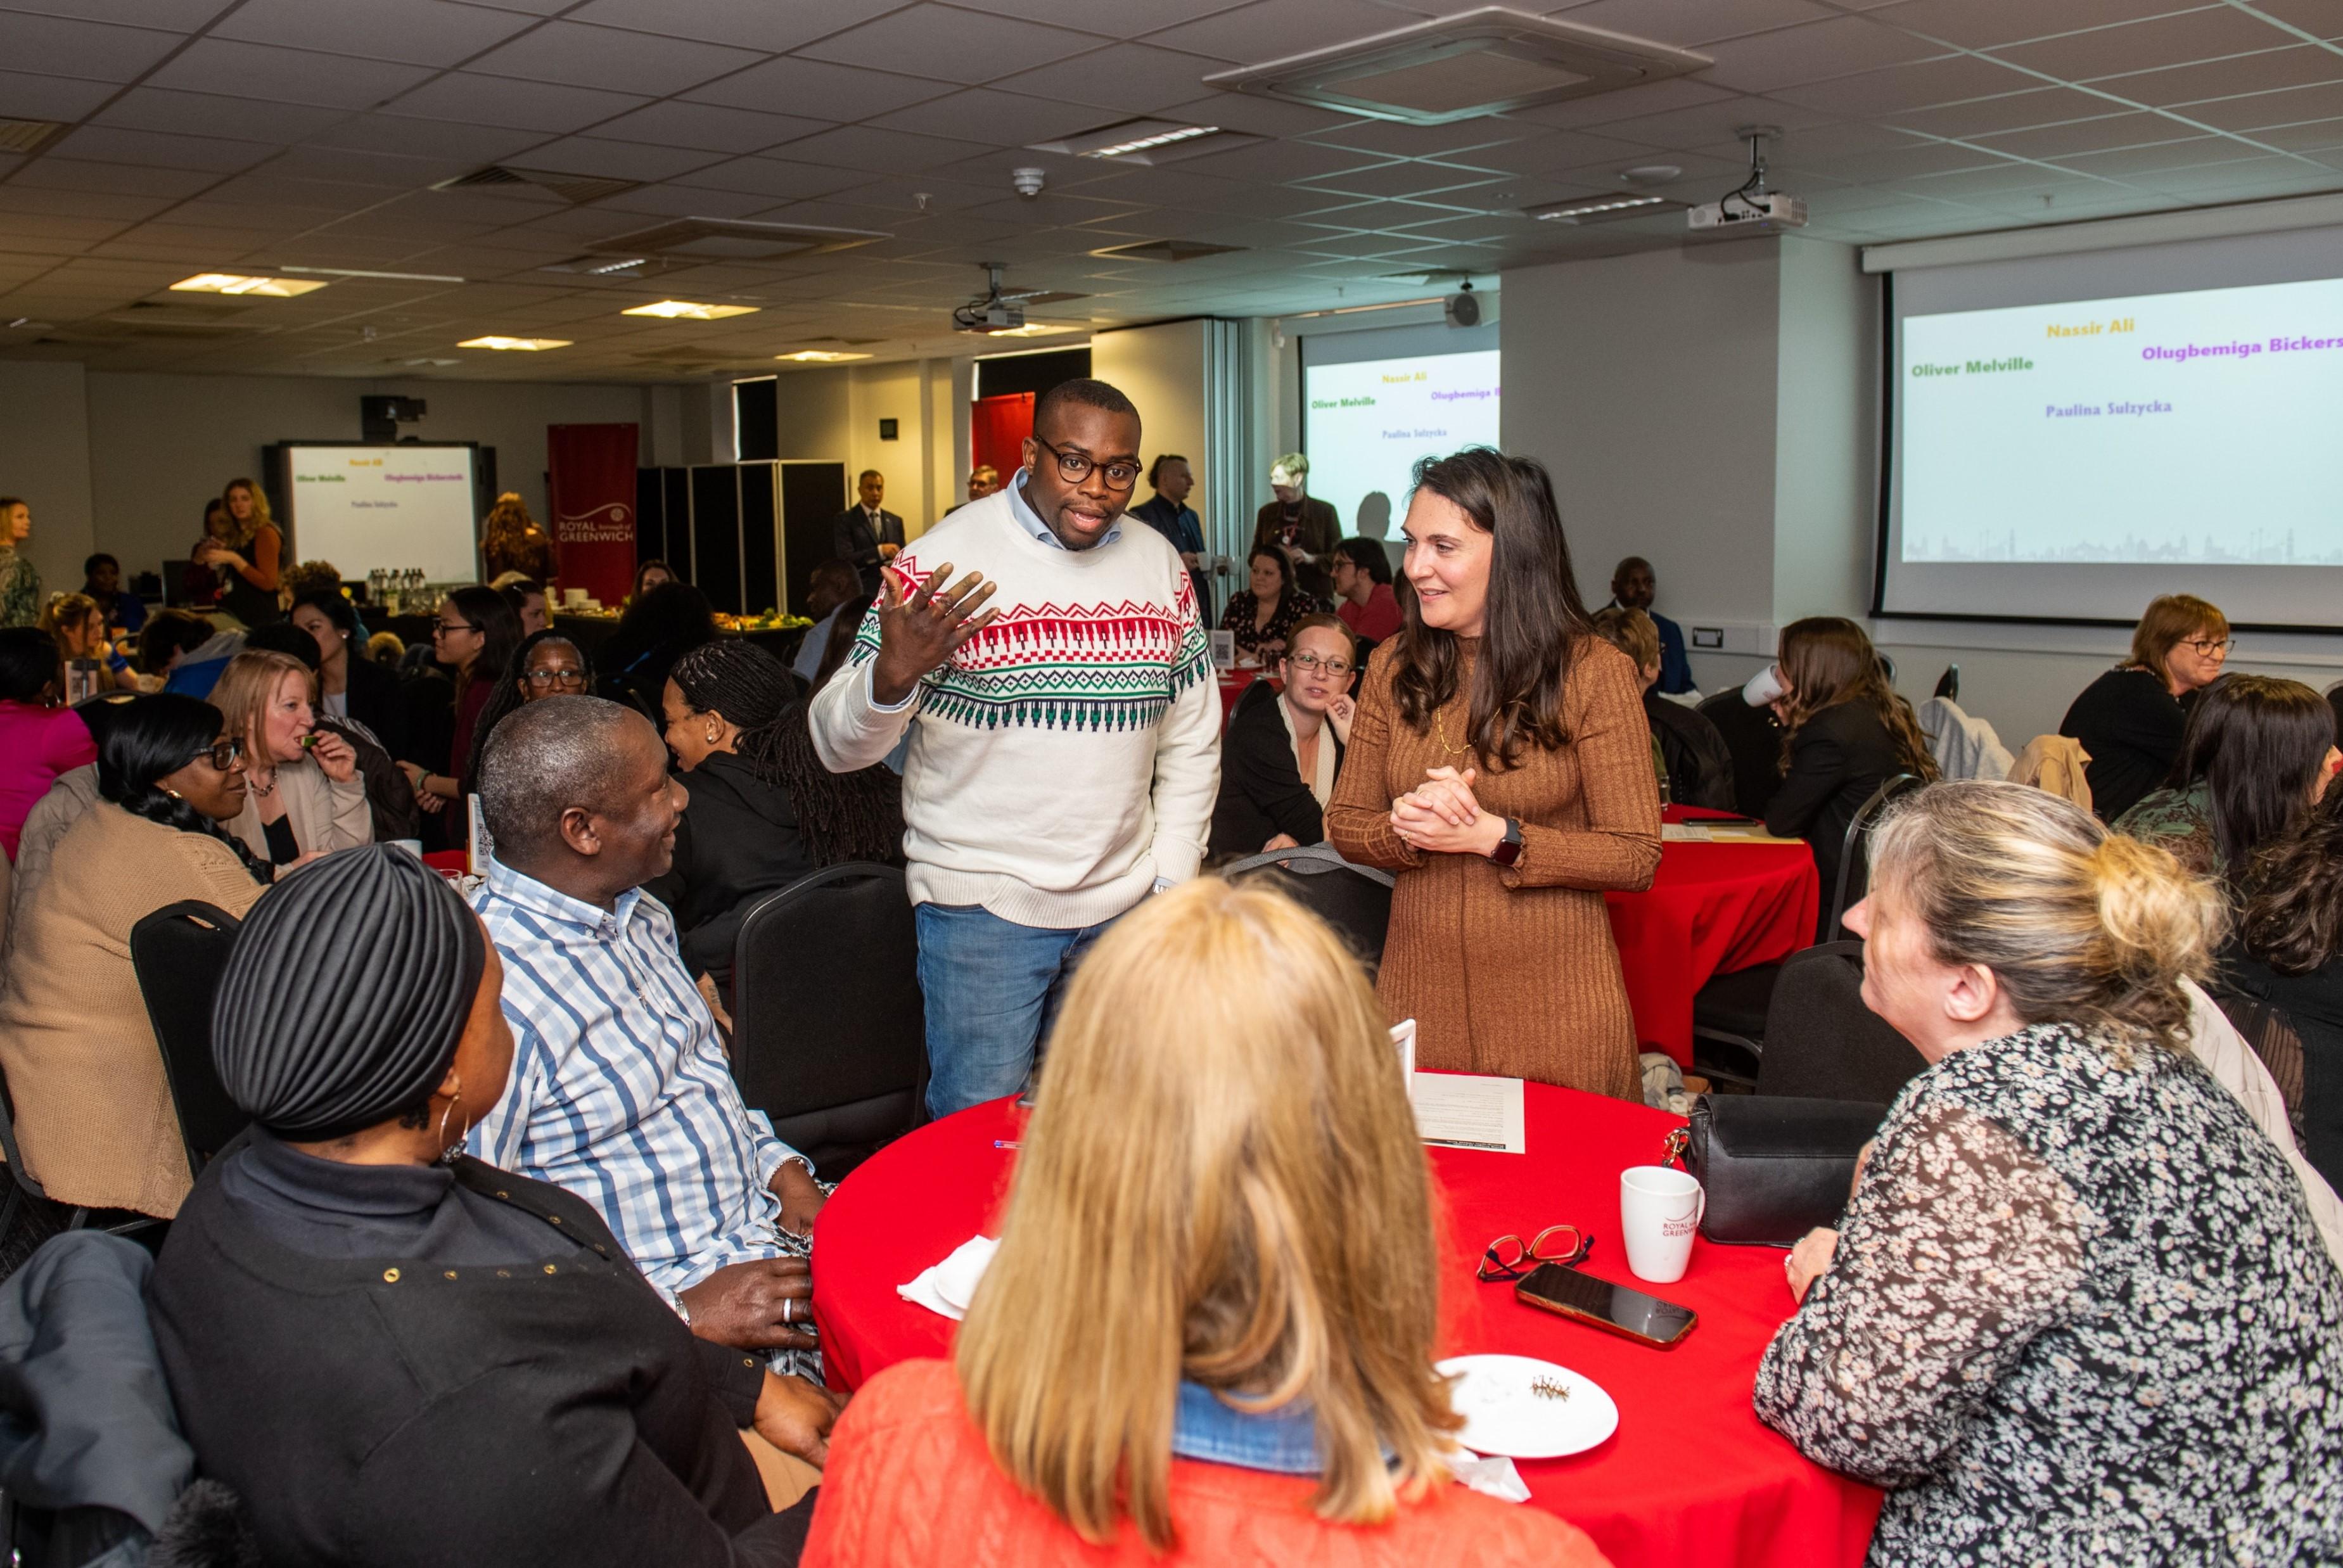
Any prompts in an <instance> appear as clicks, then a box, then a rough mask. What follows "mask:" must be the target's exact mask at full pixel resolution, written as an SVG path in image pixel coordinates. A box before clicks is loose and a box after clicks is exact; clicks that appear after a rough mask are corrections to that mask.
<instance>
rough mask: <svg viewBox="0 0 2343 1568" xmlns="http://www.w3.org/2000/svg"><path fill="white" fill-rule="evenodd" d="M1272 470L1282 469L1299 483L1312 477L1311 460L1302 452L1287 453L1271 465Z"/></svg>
mask: <svg viewBox="0 0 2343 1568" xmlns="http://www.w3.org/2000/svg"><path fill="white" fill-rule="evenodd" d="M1270 467H1271V469H1272V470H1275V469H1278V468H1282V469H1284V470H1285V472H1286V474H1287V476H1288V477H1291V478H1292V479H1294V480H1295V481H1296V482H1297V483H1298V482H1299V481H1301V480H1303V479H1306V478H1308V477H1310V459H1309V458H1308V457H1305V456H1303V455H1302V453H1300V452H1287V453H1285V454H1284V455H1283V456H1282V457H1279V458H1278V459H1277V461H1275V462H1274V463H1272V464H1271V465H1270Z"/></svg>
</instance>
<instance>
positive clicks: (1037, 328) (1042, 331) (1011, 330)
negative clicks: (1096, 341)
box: [985, 321, 1088, 337]
mask: <svg viewBox="0 0 2343 1568" xmlns="http://www.w3.org/2000/svg"><path fill="white" fill-rule="evenodd" d="M1087 330H1088V328H1086V327H1054V326H1052V325H1051V324H1050V323H1049V322H1046V321H1029V322H1027V323H1026V324H1025V325H1024V326H1022V327H998V328H995V329H994V330H993V331H990V332H988V333H986V334H985V336H986V337H1049V336H1050V334H1051V333H1053V332H1082V331H1087Z"/></svg>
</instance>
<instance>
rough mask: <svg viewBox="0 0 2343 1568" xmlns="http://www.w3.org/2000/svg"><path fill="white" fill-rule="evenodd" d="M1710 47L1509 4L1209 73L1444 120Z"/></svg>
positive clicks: (1549, 96)
mask: <svg viewBox="0 0 2343 1568" xmlns="http://www.w3.org/2000/svg"><path fill="white" fill-rule="evenodd" d="M1712 64H1714V62H1713V61H1711V60H1710V59H1709V58H1708V57H1707V56H1706V55H1695V54H1693V53H1691V52H1690V51H1688V50H1684V49H1677V48H1672V47H1670V46H1669V45H1665V44H1654V43H1652V42H1651V41H1649V40H1648V39H1644V38H1631V37H1629V36H1627V35H1625V34H1624V33H1612V32H1607V31H1605V30H1604V29H1603V28H1600V27H1585V26H1580V25H1576V24H1574V23H1570V22H1560V21H1553V20H1549V19H1548V18H1546V17H1543V16H1532V15H1527V14H1525V13H1523V12H1520V11H1514V10H1511V9H1508V8H1507V7H1505V6H1503V5H1484V6H1482V7H1481V8H1479V9H1478V10H1473V11H1463V12H1459V13H1458V14H1457V15H1453V16H1442V17H1437V18H1435V19H1433V20H1432V21H1429V22H1424V23H1420V24H1418V25H1414V26H1411V27H1402V28H1399V29H1398V30H1396V31H1394V32H1390V33H1378V34H1375V35H1373V36H1372V37H1367V38H1361V39H1357V40H1355V41H1353V42H1352V43H1348V44H1335V45H1329V46H1328V47H1326V48H1322V49H1312V50H1310V51H1309V52H1307V53H1306V54H1301V55H1288V56H1286V57H1285V58H1284V59H1282V60H1272V61H1270V62H1268V63H1267V64H1265V65H1247V66H1243V67H1242V68H1240V69H1237V70H1234V71H1222V72H1220V73H1218V74H1217V75H1210V76H1207V77H1205V78H1204V80H1205V81H1206V82H1208V83H1210V84H1211V85H1213V86H1216V87H1222V88H1225V89H1227V90H1229V91H1231V92H1242V93H1263V94H1269V95H1274V96H1276V97H1281V98H1290V99H1292V100H1293V101H1295V102H1297V103H1303V104H1315V105H1318V106H1321V107H1323V108H1329V109H1335V110H1339V111H1341V112H1342V113H1344V114H1351V115H1370V116H1373V117H1375V118H1377V119H1383V120H1399V121H1403V122H1404V123H1406V124H1408V125H1416V126H1441V125H1446V124H1448V123H1449V122H1450V121H1452V120H1469V119H1473V118H1476V117H1478V116H1483V115H1501V114H1509V113H1511V112H1513V111H1514V110H1516V109H1525V108H1529V107H1531V106H1534V105H1537V104H1552V103H1559V102H1561V101H1562V100H1564V99H1565V98H1584V97H1591V96H1593V95H1594V94H1597V93H1609V92H1615V91H1617V90H1618V89H1619V88H1621V87H1633V86H1639V85H1643V84H1644V83H1646V82H1656V81H1660V80H1663V79H1664V78H1666V77H1669V76H1681V75H1684V74H1685V73H1686V72H1688V71H1698V70H1701V69H1704V67H1706V66H1708V65H1712Z"/></svg>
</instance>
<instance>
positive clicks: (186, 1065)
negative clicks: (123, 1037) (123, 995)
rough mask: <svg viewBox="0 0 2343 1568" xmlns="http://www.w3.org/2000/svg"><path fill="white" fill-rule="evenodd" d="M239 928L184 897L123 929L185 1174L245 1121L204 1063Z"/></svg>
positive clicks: (196, 1170) (197, 1170)
mask: <svg viewBox="0 0 2343 1568" xmlns="http://www.w3.org/2000/svg"><path fill="white" fill-rule="evenodd" d="M239 924H240V922H239V921H238V920H236V917H235V916H234V915H231V914H229V913H228V912H227V911H226V910H223V909H219V908H217V907H216V906H215V905H211V904H206V903H205V902H203V901H202V900H199V899H186V900H181V901H180V902H178V903H176V904H171V905H168V906H166V908H163V909H159V910H156V911H155V912H154V913H153V914H151V915H148V916H147V917H146V919H145V920H140V921H139V922H138V923H137V924H136V925H135V926H133V927H131V928H130V967H131V968H132V969H133V970H136V972H137V975H138V994H139V995H140V996H141V997H143V998H145V999H146V1017H147V1019H148V1020H150V1021H152V1022H153V1024H154V1026H155V1040H156V1044H157V1045H158V1046H160V1047H161V1048H162V1051H163V1074H164V1076H165V1077H166V1079H168V1080H169V1081H170V1084H171V1105H172V1108H173V1109H174V1110H175V1111H177V1112H178V1116H179V1137H180V1139H181V1141H183V1142H185V1143H186V1149H187V1171H188V1173H189V1174H191V1175H201V1174H202V1173H203V1169H204V1165H205V1163H206V1161H209V1160H210V1159H211V1157H212V1156H213V1155H215V1154H216V1153H218V1152H219V1151H221V1150H222V1149H224V1148H226V1146H227V1143H228V1141H229V1140H230V1139H232V1138H234V1137H235V1136H236V1134H237V1133H239V1132H241V1131H244V1129H245V1126H246V1123H248V1122H249V1121H251V1120H252V1118H250V1117H248V1116H246V1114H245V1113H244V1112H243V1111H240V1110H238V1109H237V1108H236V1101H232V1100H230V1099H229V1098H228V1097H227V1091H226V1089H225V1088H223V1087H222V1086H221V1084H220V1078H219V1069H218V1068H217V1067H216V1066H214V1065H213V1063H212V999H213V997H214V996H216V994H217V993H218V991H219V982H220V976H221V974H222V973H224V972H225V971H226V969H227V955H228V950H230V949H231V948H233V947H234V946H235V945H236V930H237V927H238V925H239Z"/></svg>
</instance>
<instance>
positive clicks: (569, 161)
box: [524, 136, 723, 181]
mask: <svg viewBox="0 0 2343 1568" xmlns="http://www.w3.org/2000/svg"><path fill="white" fill-rule="evenodd" d="M722 158H723V155H722V154H720V153H709V152H702V151H700V150H699V149H697V148H691V147H655V146H648V145H646V144H644V143H641V142H608V141H604V140H602V139H601V138H600V137H598V136H567V137H564V138H563V139H562V140H560V141H558V142H548V143H547V144H546V145H545V146H538V147H531V148H530V149H529V151H528V162H527V163H526V164H525V165H524V166H525V167H528V168H532V169H549V170H552V171H554V172H556V173H558V174H571V175H592V176H599V177H606V178H609V179H622V180H646V181H648V180H664V179H672V178H673V177H674V176H677V175H682V174H689V173H690V172H691V171H692V170H693V169H698V168H705V167H707V166H709V164H712V163H717V162H720V161H721V160H722Z"/></svg>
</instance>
